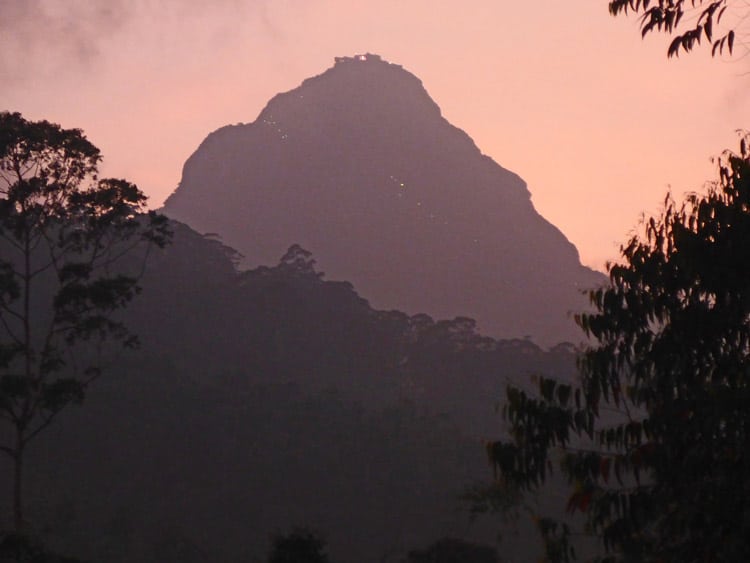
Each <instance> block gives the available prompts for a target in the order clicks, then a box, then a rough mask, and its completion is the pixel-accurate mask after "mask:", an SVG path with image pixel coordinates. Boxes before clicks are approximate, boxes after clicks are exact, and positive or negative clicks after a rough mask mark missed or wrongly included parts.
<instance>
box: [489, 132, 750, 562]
mask: <svg viewBox="0 0 750 563" xmlns="http://www.w3.org/2000/svg"><path fill="white" fill-rule="evenodd" d="M718 165H719V166H718V172H719V179H718V181H716V182H714V183H712V184H710V185H709V186H708V192H707V194H705V195H698V194H693V195H691V196H689V197H688V198H687V199H686V201H685V202H684V204H682V205H681V206H677V205H676V204H675V203H674V202H673V201H672V200H671V198H667V200H666V205H665V209H664V211H663V213H662V214H661V215H660V216H658V217H654V218H651V219H649V220H648V221H646V222H645V225H644V233H643V234H642V235H639V236H635V237H633V238H632V239H631V240H630V242H629V243H628V244H627V245H626V246H625V247H624V248H623V249H622V253H623V258H624V261H623V262H622V263H618V264H613V265H610V267H609V275H610V283H609V285H608V286H607V287H606V288H603V289H600V290H597V291H594V292H592V294H591V298H592V302H593V304H594V305H595V307H596V312H595V313H593V314H589V315H582V316H581V317H580V319H579V324H580V325H581V327H582V328H583V329H584V330H585V332H586V333H587V334H588V335H589V336H591V337H592V338H593V339H594V340H595V342H596V344H595V345H594V346H592V347H591V348H590V349H588V350H587V351H586V352H585V354H583V356H582V357H581V359H580V362H579V363H580V370H581V385H580V388H574V387H573V386H571V385H568V384H560V383H558V382H556V381H554V380H551V379H545V378H540V380H539V388H538V390H539V394H538V395H534V394H532V393H529V392H527V391H523V390H521V389H518V388H510V389H509V391H508V403H507V406H506V410H505V413H506V417H507V419H508V421H509V422H510V423H511V427H512V430H511V434H512V440H511V441H509V442H498V443H495V444H493V445H492V447H491V448H490V455H491V457H492V460H493V462H494V463H495V464H496V466H497V467H498V468H499V470H500V471H501V473H502V476H503V477H504V479H506V480H507V482H509V483H514V484H516V485H518V486H520V487H522V488H523V489H526V490H529V489H535V488H536V487H538V486H539V485H540V483H542V482H543V481H544V480H545V479H546V478H547V477H548V472H549V470H550V468H551V466H552V462H553V461H555V460H556V459H557V457H558V454H557V453H556V452H558V451H559V450H562V453H561V454H560V461H561V464H560V467H561V469H562V472H563V473H564V474H565V475H566V476H567V477H568V478H569V482H570V484H571V486H572V492H571V494H570V496H569V500H568V510H569V511H571V512H576V511H580V512H582V513H584V514H585V515H586V522H587V527H588V529H589V530H590V531H592V532H594V533H595V534H597V535H598V536H599V537H600V538H601V539H602V540H603V545H604V547H605V548H606V550H607V552H608V553H609V555H608V560H612V561H681V562H691V561H695V562H698V561H727V562H730V561H746V560H748V558H750V541H748V538H750V408H748V405H749V404H750V153H749V152H748V146H747V139H743V140H742V142H741V146H740V152H739V154H733V153H729V152H727V153H725V154H724V155H723V157H722V158H720V159H719V160H718ZM541 522H542V524H543V528H544V529H543V532H545V533H546V535H547V538H548V539H550V540H554V541H551V542H550V544H549V547H550V551H549V553H550V558H551V559H553V560H559V561H567V560H569V559H571V558H573V555H574V552H573V551H572V549H571V546H570V545H569V544H568V539H569V538H566V537H565V536H566V534H565V532H566V530H567V528H564V527H555V526H554V524H552V523H550V522H548V521H546V520H542V521H541Z"/></svg>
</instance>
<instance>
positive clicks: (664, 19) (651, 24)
mask: <svg viewBox="0 0 750 563" xmlns="http://www.w3.org/2000/svg"><path fill="white" fill-rule="evenodd" d="M743 9H744V10H750V7H748V5H747V3H746V2H740V1H733V0H610V2H609V11H610V13H611V14H612V15H615V16H616V15H619V14H627V13H628V11H631V12H633V13H636V14H641V34H642V36H644V37H645V36H646V35H647V34H648V33H652V32H659V33H666V34H667V35H670V36H672V37H673V39H672V42H671V43H670V44H669V48H668V49H667V55H668V56H670V57H672V56H677V55H679V54H680V50H683V51H685V52H686V53H687V52H690V51H692V50H693V48H695V46H696V45H700V44H701V39H702V38H704V37H705V39H706V45H710V46H711V55H712V56H713V55H716V53H717V52H718V53H723V52H724V49H727V50H728V51H729V53H730V54H731V53H732V52H733V50H734V43H735V37H736V33H735V30H734V29H731V28H729V29H726V30H724V31H721V32H719V33H716V32H715V31H716V27H715V26H719V25H720V24H721V22H722V18H723V17H724V16H725V13H727V10H729V13H732V12H734V15H735V16H736V18H737V19H740V20H742V19H744V18H746V17H747V16H748V12H745V13H744V14H741V13H740V10H743ZM735 21H736V20H735ZM681 24H687V26H686V27H685V26H681Z"/></svg>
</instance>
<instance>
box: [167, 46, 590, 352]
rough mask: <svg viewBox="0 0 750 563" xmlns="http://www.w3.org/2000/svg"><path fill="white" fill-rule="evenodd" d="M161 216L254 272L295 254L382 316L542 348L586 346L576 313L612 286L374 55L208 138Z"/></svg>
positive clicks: (408, 79)
mask: <svg viewBox="0 0 750 563" xmlns="http://www.w3.org/2000/svg"><path fill="white" fill-rule="evenodd" d="M563 181H564V179H563V178H561V182H563ZM163 211H164V212H165V213H166V214H167V215H169V216H171V217H173V218H175V219H178V220H180V221H184V222H186V223H188V224H189V225H191V226H192V227H193V228H195V229H197V230H198V231H200V232H215V233H219V234H220V235H221V237H222V238H223V240H224V241H225V243H226V244H228V245H229V246H231V247H233V248H236V249H237V250H238V251H239V252H241V253H242V254H243V255H244V257H245V262H244V263H245V264H246V265H249V266H257V265H259V264H270V263H273V261H274V260H276V259H277V257H278V256H280V255H281V254H283V252H284V251H285V249H286V248H288V247H289V246H290V245H291V244H293V243H298V244H300V245H301V246H302V247H303V248H305V249H308V250H310V251H311V252H312V253H313V254H314V255H315V257H316V258H317V259H318V261H319V264H320V267H321V269H322V270H323V271H325V272H326V273H327V276H328V278H329V279H334V280H347V281H349V282H351V283H353V284H354V287H356V288H357V290H358V291H359V292H360V294H361V295H363V296H364V297H366V298H367V299H368V300H369V301H370V302H371V303H372V304H373V306H374V307H376V308H378V309H398V310H401V311H404V312H407V313H409V314H415V313H426V314H429V315H431V316H434V317H436V318H453V317H456V316H465V317H470V318H474V319H476V320H477V322H478V326H479V328H480V330H481V331H482V332H483V333H485V334H489V335H492V336H495V337H503V338H509V337H524V336H526V335H530V336H531V337H532V338H533V340H534V341H536V342H539V343H541V344H544V345H552V344H555V343H557V342H561V341H564V340H568V341H574V342H577V341H580V340H581V333H580V332H579V331H578V329H577V328H576V327H575V325H574V323H573V321H572V318H571V315H570V313H571V312H573V313H575V312H578V311H580V310H582V309H583V308H585V307H586V299H585V297H584V296H583V295H582V291H583V290H585V289H589V288H592V287H594V286H597V285H599V284H600V283H601V282H602V281H603V279H604V278H603V276H602V275H601V274H599V273H597V272H594V271H592V270H590V269H588V268H585V267H583V266H582V265H581V263H580V261H579V257H578V252H577V251H576V249H575V247H574V246H573V245H572V244H571V243H570V242H569V241H568V240H567V239H566V238H565V237H564V236H563V234H562V233H561V232H560V231H559V230H558V229H557V228H556V227H555V226H553V225H552V224H550V223H549V222H548V221H547V220H545V219H544V218H543V217H541V216H540V215H539V214H538V213H537V212H536V210H535V209H534V207H533V205H532V203H531V199H530V195H529V192H528V190H527V188H526V184H525V183H524V182H523V180H521V178H519V177H518V176H517V175H516V174H514V173H512V172H509V171H508V170H505V169H504V168H502V167H501V166H499V165H498V164H497V163H495V162H494V161H493V160H492V159H491V158H489V157H488V156H485V155H483V154H482V153H481V152H480V151H479V149H478V148H477V147H476V145H475V144H474V142H473V141H472V140H471V139H470V138H469V136H468V135H467V134H466V133H464V132H463V131H461V130H460V129H458V128H456V127H454V126H452V125H451V124H450V123H448V122H447V121H446V120H445V119H444V118H443V117H442V116H441V113H440V108H439V107H438V106H437V104H435V102H434V101H433V100H432V99H431V98H430V97H429V95H428V94H427V92H426V91H425V89H424V87H423V86H422V83H421V82H420V81H419V79H417V78H416V77H415V76H414V75H412V74H410V73H409V72H407V71H406V70H404V69H403V68H402V67H401V66H399V65H395V64H390V63H388V62H385V61H383V60H382V59H381V58H380V57H379V56H377V55H372V54H366V55H357V56H354V57H338V58H336V64H335V65H334V66H333V67H332V68H330V69H328V70H327V71H325V72H324V73H323V74H321V75H319V76H316V77H313V78H309V79H307V80H305V81H304V82H303V83H302V85H301V86H299V87H298V88H295V89H294V90H291V91H289V92H286V93H283V94H279V95H277V96H275V97H274V98H273V99H272V100H271V101H270V102H269V103H268V105H267V106H266V108H265V109H264V110H263V111H262V112H261V113H260V115H259V116H258V118H257V119H256V120H255V121H254V122H253V123H249V124H245V125H235V126H227V127H223V128H221V129H219V130H217V131H215V132H214V133H211V134H210V135H209V136H208V137H207V138H206V140H205V141H204V142H203V143H202V144H201V145H200V147H199V148H198V150H197V151H196V152H195V153H194V154H193V155H192V156H191V157H190V158H189V159H188V161H187V162H186V164H185V167H184V170H183V176H182V180H181V182H180V185H179V187H178V188H177V190H176V191H175V192H174V193H173V194H172V195H171V196H170V197H169V198H168V199H167V201H166V203H165V206H164V209H163Z"/></svg>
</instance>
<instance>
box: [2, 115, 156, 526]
mask: <svg viewBox="0 0 750 563" xmlns="http://www.w3.org/2000/svg"><path fill="white" fill-rule="evenodd" d="M100 160H101V156H100V153H99V149H97V148H96V147H95V146H94V145H93V144H91V143H90V142H89V141H88V140H87V139H86V137H85V136H84V134H83V133H82V132H81V131H80V130H78V129H63V128H62V127H60V126H59V125H56V124H53V123H49V122H47V121H38V122H33V121H27V120H26V119H24V118H23V117H22V116H21V115H20V114H18V113H8V112H3V113H0V417H1V419H2V422H3V424H6V425H8V426H9V427H10V430H11V432H10V433H9V436H10V440H9V441H8V442H7V443H2V444H0V451H2V452H4V453H5V454H7V455H8V456H9V457H10V459H11V460H12V462H13V467H14V471H13V523H14V527H15V529H16V530H21V529H22V528H23V526H24V518H23V502H22V491H23V487H22V485H23V462H24V454H25V452H26V448H27V446H28V445H29V443H30V442H31V441H32V440H33V439H34V438H35V437H36V436H37V435H39V433H41V432H42V431H43V430H44V429H45V428H47V427H48V426H49V425H50V424H51V423H52V421H53V420H54V419H55V417H56V416H57V415H58V413H60V411H61V410H62V409H64V408H65V407H66V406H67V405H69V404H71V403H76V402H80V401H81V400H82V399H83V396H84V392H85V390H86V387H87V385H89V384H90V383H91V382H92V381H93V380H94V379H96V378H97V377H98V376H99V373H100V371H99V367H98V365H97V363H96V362H95V361H93V360H89V359H88V358H89V356H87V355H84V354H79V355H76V354H75V351H76V350H79V351H81V349H82V348H83V347H86V346H92V345H93V346H97V345H99V344H101V343H102V342H103V341H104V340H106V339H113V340H116V341H119V342H121V343H123V344H125V345H132V344H134V343H135V340H134V336H133V335H131V334H130V333H129V332H128V331H127V329H126V328H125V327H124V326H123V325H122V324H121V323H120V322H119V321H117V320H116V318H115V317H114V316H113V314H114V313H115V312H116V311H117V310H118V309H121V308H123V307H125V306H126V305H127V304H128V303H129V302H130V300H131V299H132V298H133V297H134V296H135V295H136V293H137V292H138V291H139V287H138V284H137V277H138V274H137V272H136V273H134V274H126V273H118V271H117V270H116V269H115V268H116V266H117V265H118V264H119V263H120V262H121V261H122V259H123V258H125V257H132V255H133V253H134V252H136V251H146V250H147V249H148V247H149V246H150V245H152V244H156V245H158V246H163V245H164V244H165V243H166V242H167V240H168V237H169V233H168V229H167V224H166V219H165V218H164V217H162V216H159V215H156V214H154V213H151V212H150V213H148V214H144V212H145V202H146V196H145V195H144V194H143V193H142V192H141V191H140V190H139V189H138V188H137V187H136V186H135V185H133V184H131V183H129V182H126V181H125V180H115V179H103V180H97V177H96V173H97V165H98V164H99V161H100Z"/></svg>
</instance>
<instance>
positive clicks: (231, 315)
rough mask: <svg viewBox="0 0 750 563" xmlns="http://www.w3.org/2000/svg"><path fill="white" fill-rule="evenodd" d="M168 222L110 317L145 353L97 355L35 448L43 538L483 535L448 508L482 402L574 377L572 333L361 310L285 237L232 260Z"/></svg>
mask: <svg viewBox="0 0 750 563" xmlns="http://www.w3.org/2000/svg"><path fill="white" fill-rule="evenodd" d="M172 228H173V230H174V242H173V244H172V245H171V246H169V247H167V248H165V249H154V250H153V251H152V254H151V256H150V258H149V262H148V267H147V269H146V271H145V274H144V275H143V277H142V286H143V288H144V289H143V293H142V295H141V296H139V298H138V299H137V300H136V301H135V302H134V303H133V304H132V305H131V306H130V307H129V308H128V309H127V310H126V311H125V312H123V320H124V321H125V322H126V323H127V325H128V326H129V327H130V329H132V331H133V332H135V333H136V334H138V336H139V338H140V342H141V346H140V348H139V350H138V351H137V352H135V353H131V352H119V353H117V354H114V355H113V353H112V351H107V350H104V352H103V354H104V355H103V358H102V360H103V367H104V370H105V374H106V377H102V378H101V379H100V380H98V381H97V382H96V385H93V386H92V387H91V388H90V389H89V390H88V393H87V397H86V400H85V404H84V406H83V408H71V409H69V410H68V411H66V412H65V413H63V414H62V415H61V416H60V418H59V420H58V421H57V424H56V425H55V426H53V427H51V428H50V429H49V430H48V432H47V433H46V435H44V436H40V438H39V442H38V443H36V444H35V445H34V447H33V448H31V450H30V451H29V453H28V463H27V469H28V476H27V488H28V510H27V512H28V518H29V521H30V522H33V526H34V530H35V532H36V533H37V534H38V535H39V536H40V538H41V540H42V541H44V543H45V545H48V546H49V547H50V549H53V550H54V551H55V552H60V553H66V554H71V555H74V556H75V557H78V558H80V559H81V560H83V561H89V562H99V561H102V562H103V561H106V562H124V561H142V562H157V561H158V562H164V561H181V562H192V561H262V560H265V557H266V554H268V553H269V548H270V545H271V538H272V536H273V535H274V534H279V533H283V532H284V531H286V530H289V529H291V528H293V527H295V526H307V525H311V526H313V527H314V528H315V529H318V530H322V531H323V532H324V533H325V535H326V538H327V540H328V545H329V552H330V555H331V560H332V561H338V562H344V561H400V560H403V558H404V557H406V554H407V553H409V552H410V551H412V552H414V550H416V549H420V548H424V546H427V545H429V544H431V543H433V542H435V541H437V540H438V539H439V538H442V537H454V538H463V539H464V540H466V541H480V542H485V543H488V542H492V541H494V538H495V533H496V531H497V529H496V526H497V521H492V522H491V523H489V526H487V525H485V526H484V527H482V526H470V525H469V522H468V516H467V512H466V511H465V510H459V509H460V508H462V506H463V505H462V503H461V501H460V498H459V497H460V495H461V493H462V491H463V490H464V489H465V487H467V486H469V485H470V484H471V483H475V482H477V481H482V480H484V481H487V480H488V479H489V477H490V470H489V467H488V465H487V462H486V460H485V459H484V458H483V456H484V449H483V442H484V441H486V440H487V439H489V438H490V437H493V436H496V435H497V433H498V430H499V428H500V426H501V422H500V418H499V417H498V416H497V414H496V413H495V409H494V402H495V401H496V400H500V399H501V398H502V396H503V394H504V390H505V386H506V383H507V382H508V378H512V379H513V380H514V381H515V382H516V383H518V382H519V380H522V379H523V378H524V377H527V376H529V375H531V374H535V373H543V374H546V375H550V376H555V377H558V378H561V379H566V380H570V379H571V378H572V377H573V374H574V371H575V365H574V364H575V362H574V357H575V354H574V349H573V347H572V346H571V345H569V344H561V345H559V346H556V347H554V348H552V349H550V350H543V349H541V348H539V347H538V346H536V345H535V344H534V343H533V342H531V341H529V340H524V339H518V340H507V341H497V340H493V339H490V338H487V337H483V336H482V335H481V334H480V333H479V332H478V331H477V328H476V326H475V323H474V322H473V321H472V320H471V319H467V318H457V319H453V320H443V321H435V320H433V319H431V318H430V317H428V316H426V315H416V316H408V315H406V314H403V313H400V312H398V311H376V310H373V309H372V308H371V307H370V306H369V305H368V303H367V301H366V300H365V299H363V298H362V297H360V296H359V295H358V294H357V293H356V291H355V290H354V288H353V287H352V286H351V284H349V283H347V282H338V281H326V280H325V277H324V275H323V274H322V273H320V272H317V271H316V269H315V263H314V259H313V257H312V256H311V255H310V254H309V253H308V252H307V251H305V250H304V249H302V248H300V247H299V246H297V245H294V246H292V247H291V248H290V249H289V251H288V252H287V253H286V254H285V256H284V257H282V259H281V260H280V262H279V263H278V264H277V265H275V266H268V267H259V268H256V269H253V270H247V271H239V270H238V269H237V267H236V264H237V263H238V262H237V256H236V253H234V251H233V250H231V249H230V248H228V247H226V246H224V245H223V244H222V243H221V241H220V240H218V239H217V238H215V237H212V236H210V235H206V236H204V235H199V234H198V233H196V232H194V231H192V230H191V229H190V228H189V227H187V226H185V225H182V224H180V223H173V225H172ZM140 266H141V265H140V263H138V264H136V263H133V265H132V267H133V268H136V267H140ZM7 470H8V468H7V466H6V465H3V466H2V471H7ZM2 493H3V494H6V491H5V490H3V491H2ZM2 500H3V502H6V501H7V499H5V498H4V499H2ZM464 508H465V507H464ZM511 543H512V542H511ZM519 543H523V542H518V541H516V544H519ZM536 543H538V542H534V544H536ZM510 545H511V544H509V546H510ZM514 549H520V550H523V549H525V548H524V547H523V546H522V545H520V546H518V545H517V546H516V547H512V546H511V547H507V548H506V549H504V554H505V555H506V556H510V555H512V554H513V553H514V551H513V550H514ZM414 553H417V552H414ZM420 560H421V559H420Z"/></svg>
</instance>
